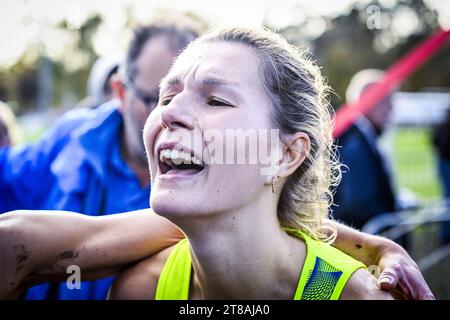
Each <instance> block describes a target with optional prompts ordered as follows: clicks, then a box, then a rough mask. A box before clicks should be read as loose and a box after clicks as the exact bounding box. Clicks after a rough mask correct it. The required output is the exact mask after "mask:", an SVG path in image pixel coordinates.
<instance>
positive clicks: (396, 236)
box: [362, 199, 450, 299]
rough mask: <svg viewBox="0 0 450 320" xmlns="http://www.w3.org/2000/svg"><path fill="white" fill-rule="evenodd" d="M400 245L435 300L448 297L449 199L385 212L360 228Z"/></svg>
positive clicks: (449, 295)
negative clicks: (417, 267)
mask: <svg viewBox="0 0 450 320" xmlns="http://www.w3.org/2000/svg"><path fill="white" fill-rule="evenodd" d="M362 231H364V232H368V233H371V234H378V235H381V236H384V237H386V238H389V239H391V240H393V241H396V242H397V243H399V244H401V245H402V246H403V247H404V248H405V249H406V250H407V251H408V253H409V254H410V255H411V257H412V258H413V259H414V260H415V261H416V262H417V264H418V265H419V268H420V270H421V271H422V273H423V275H424V277H425V279H426V280H427V283H428V284H429V286H430V288H431V290H432V291H433V293H434V294H435V296H436V298H437V299H450V201H449V200H448V199H447V200H444V201H439V202H436V203H433V204H431V205H427V206H426V207H424V208H420V209H417V210H410V211H404V212H395V213H388V214H383V215H380V216H377V217H375V218H373V219H372V220H370V221H369V222H368V223H367V224H366V225H365V226H364V227H363V229H362Z"/></svg>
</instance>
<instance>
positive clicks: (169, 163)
mask: <svg viewBox="0 0 450 320" xmlns="http://www.w3.org/2000/svg"><path fill="white" fill-rule="evenodd" d="M158 160H159V161H158V164H159V168H160V172H161V174H180V175H192V174H197V173H200V172H201V171H202V170H203V169H204V168H205V165H204V163H203V162H202V160H200V158H198V157H197V156H195V155H194V154H193V153H191V152H189V151H185V150H175V149H173V148H167V147H163V148H161V149H160V150H159V157H158Z"/></svg>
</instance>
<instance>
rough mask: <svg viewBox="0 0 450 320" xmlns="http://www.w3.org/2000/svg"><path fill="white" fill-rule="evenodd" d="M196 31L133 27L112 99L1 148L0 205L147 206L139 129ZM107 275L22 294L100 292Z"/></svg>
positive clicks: (96, 295)
mask: <svg viewBox="0 0 450 320" xmlns="http://www.w3.org/2000/svg"><path fill="white" fill-rule="evenodd" d="M197 35H198V34H197V32H196V31H195V29H194V28H191V27H190V26H189V27H188V26H187V25H181V24H180V25H175V24H172V23H159V24H153V25H150V26H146V27H140V28H137V29H136V30H135V32H134V36H133V39H132V41H131V43H130V46H129V49H128V51H127V56H126V61H125V63H124V65H123V66H121V67H120V68H121V70H120V72H119V74H120V75H119V76H117V78H116V79H114V80H113V83H112V87H113V90H114V94H115V97H116V98H117V99H115V100H112V101H110V102H107V103H105V104H103V105H101V106H99V107H98V108H95V109H78V110H75V111H71V112H69V113H67V114H66V115H64V116H63V117H62V118H61V119H60V120H59V121H58V122H57V123H56V124H55V126H54V127H53V128H52V129H51V130H50V131H49V132H48V133H47V134H46V135H45V136H44V137H43V138H42V139H41V140H40V141H38V142H37V143H34V144H30V145H23V146H19V147H16V148H12V149H11V148H3V149H0V212H5V211H10V210H16V209H58V210H67V211H76V212H81V213H85V214H87V215H107V214H114V213H118V212H124V211H131V210H137V209H143V208H148V206H149V203H148V199H149V194H150V185H149V179H148V169H147V161H146V156H145V151H144V145H143V140H142V130H143V127H144V123H145V120H146V118H147V116H148V114H149V113H150V112H151V111H152V109H153V108H154V107H155V106H156V104H157V102H158V98H159V92H158V88H159V81H160V80H161V79H162V78H163V77H164V76H165V75H166V74H167V72H168V71H169V68H170V66H171V64H172V62H173V60H174V59H175V57H176V55H177V54H178V53H179V52H180V51H181V50H182V49H183V48H184V47H185V46H186V45H187V44H188V43H189V42H191V41H192V40H194V39H195V38H196V37H197ZM49 228H51V226H49ZM74 228H76V226H74ZM81 272H82V270H81ZM111 281H112V278H108V279H103V280H100V281H96V282H91V283H87V282H86V283H85V282H83V283H82V284H81V288H80V289H69V288H68V287H67V286H66V283H61V284H59V285H54V284H53V285H49V284H46V285H41V286H37V287H34V288H32V289H30V290H29V291H28V292H27V294H26V298H28V299H52V298H55V299H56V298H57V299H104V298H105V297H106V294H107V290H108V288H109V285H110V283H111Z"/></svg>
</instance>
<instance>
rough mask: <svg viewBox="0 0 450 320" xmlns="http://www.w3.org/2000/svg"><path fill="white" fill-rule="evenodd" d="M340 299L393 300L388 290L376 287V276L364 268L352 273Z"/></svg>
mask: <svg viewBox="0 0 450 320" xmlns="http://www.w3.org/2000/svg"><path fill="white" fill-rule="evenodd" d="M340 299H341V300H393V299H394V298H393V297H392V295H391V294H390V293H389V292H388V291H384V290H381V289H379V288H378V287H377V280H376V278H375V277H374V276H373V275H371V274H370V273H369V271H367V270H366V269H359V270H357V271H355V273H353V275H352V276H351V277H350V279H349V280H348V281H347V284H346V285H345V287H344V290H343V291H342V294H341V297H340Z"/></svg>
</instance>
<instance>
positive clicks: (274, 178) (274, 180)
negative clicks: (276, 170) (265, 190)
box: [272, 177, 278, 193]
mask: <svg viewBox="0 0 450 320" xmlns="http://www.w3.org/2000/svg"><path fill="white" fill-rule="evenodd" d="M277 180H278V177H272V193H275V182H277Z"/></svg>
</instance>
